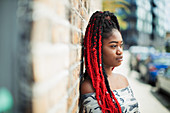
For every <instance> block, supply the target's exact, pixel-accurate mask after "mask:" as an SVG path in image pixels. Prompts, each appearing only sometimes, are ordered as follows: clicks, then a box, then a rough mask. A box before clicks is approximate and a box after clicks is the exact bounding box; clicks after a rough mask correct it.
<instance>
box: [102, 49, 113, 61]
mask: <svg viewBox="0 0 170 113" xmlns="http://www.w3.org/2000/svg"><path fill="white" fill-rule="evenodd" d="M115 54H116V51H114V50H111V49H110V50H106V51H105V52H103V60H104V61H105V62H111V61H113V60H114V58H115Z"/></svg>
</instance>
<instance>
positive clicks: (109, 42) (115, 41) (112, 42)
mask: <svg viewBox="0 0 170 113" xmlns="http://www.w3.org/2000/svg"><path fill="white" fill-rule="evenodd" d="M122 42H123V41H121V43H122ZM110 43H119V42H118V41H111V42H109V44H110Z"/></svg>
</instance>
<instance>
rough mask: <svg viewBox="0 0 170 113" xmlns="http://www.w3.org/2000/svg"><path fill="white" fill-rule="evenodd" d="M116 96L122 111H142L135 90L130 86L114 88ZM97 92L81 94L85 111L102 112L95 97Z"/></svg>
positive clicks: (127, 112)
mask: <svg viewBox="0 0 170 113" xmlns="http://www.w3.org/2000/svg"><path fill="white" fill-rule="evenodd" d="M113 93H114V94H115V97H116V98H117V100H118V102H119V104H120V106H121V110H122V113H140V112H139V108H138V102H137V100H136V98H135V97H134V94H133V91H132V89H131V87H130V86H127V87H126V88H123V89H117V90H113ZM95 95H96V94H95V93H87V94H84V95H81V96H82V98H81V102H82V105H83V106H82V107H83V113H84V112H85V113H102V111H101V108H100V107H99V105H98V103H97V100H96V98H95Z"/></svg>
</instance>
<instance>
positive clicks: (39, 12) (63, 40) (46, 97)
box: [31, 0, 102, 113]
mask: <svg viewBox="0 0 170 113" xmlns="http://www.w3.org/2000/svg"><path fill="white" fill-rule="evenodd" d="M101 6H102V3H101V0H98V1H97V0H60V1H59V0H33V1H32V9H33V12H32V32H31V52H32V53H31V55H32V65H33V78H34V83H33V85H32V93H33V94H32V95H33V97H32V103H33V105H32V106H33V113H76V112H77V111H78V98H79V73H80V60H81V40H82V38H83V37H84V32H85V28H86V26H87V21H88V19H89V17H90V16H91V14H92V12H94V11H95V10H101V9H102V7H101Z"/></svg>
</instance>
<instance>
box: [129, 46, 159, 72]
mask: <svg viewBox="0 0 170 113" xmlns="http://www.w3.org/2000/svg"><path fill="white" fill-rule="evenodd" d="M155 51H156V50H155V49H154V48H153V47H147V46H131V47H130V48H129V52H130V54H131V57H130V68H131V70H136V71H139V64H140V62H143V61H145V60H146V59H147V58H148V56H149V55H150V54H151V53H152V54H153V53H155Z"/></svg>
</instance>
